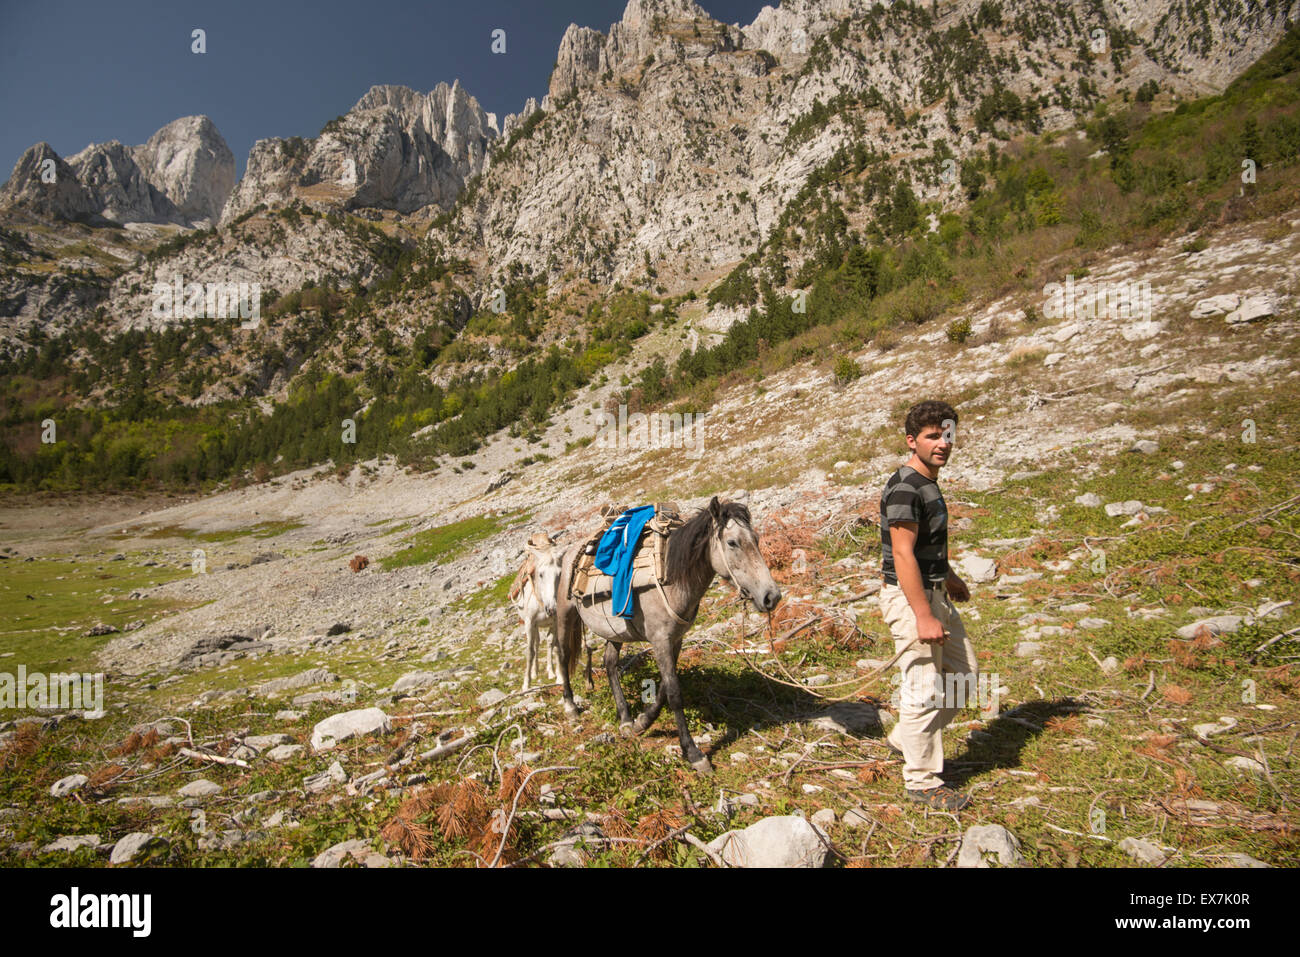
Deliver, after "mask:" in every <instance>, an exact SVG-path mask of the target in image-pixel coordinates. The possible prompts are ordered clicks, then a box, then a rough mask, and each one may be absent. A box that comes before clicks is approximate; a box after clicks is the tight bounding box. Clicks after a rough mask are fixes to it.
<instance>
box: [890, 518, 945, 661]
mask: <svg viewBox="0 0 1300 957" xmlns="http://www.w3.org/2000/svg"><path fill="white" fill-rule="evenodd" d="M917 529H918V526H917V523H916V522H890V523H889V544H890V547H891V548H892V549H893V552H894V573H895V574H896V575H897V576H898V587H899V588H901V589H903V594H904V595H905V596H906V597H907V603H908V604H909V605H911V606H912V613H913V614H915V615H916V634H917V637H918V638H919V639H920V640H921V641H923V642H926V643H934V644H943V639H944V637H945V636H944V631H943V624H942V623H941V622H940V621H939V619H938V618H935V617H934V612H932V611H931V610H930V603H929V602H928V601H926V598H925V585H923V584H922V582H921V566H920V564H919V563H918V562H917V560H916V554H915V552H914V549H915V547H916V533H917Z"/></svg>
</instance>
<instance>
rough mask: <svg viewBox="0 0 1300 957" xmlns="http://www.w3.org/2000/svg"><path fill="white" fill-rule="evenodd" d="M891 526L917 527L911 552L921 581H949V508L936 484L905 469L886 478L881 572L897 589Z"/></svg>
mask: <svg viewBox="0 0 1300 957" xmlns="http://www.w3.org/2000/svg"><path fill="white" fill-rule="evenodd" d="M891 522H915V523H916V526H917V528H916V545H915V547H914V549H913V552H914V554H915V555H916V562H917V564H918V565H920V566H921V581H922V582H923V583H925V584H926V585H931V584H937V583H940V582H943V581H944V580H945V579H946V578H947V577H948V506H947V505H946V504H944V501H943V493H941V492H940V491H939V485H938V483H937V482H935V481H934V479H930V478H926V477H925V476H924V475H922V474H921V473H920V472H918V471H917V470H916V469H914V468H912V467H911V466H909V465H904V466H902V467H900V468H899V470H898V471H897V472H895V473H894V474H893V475H891V476H890V477H889V481H888V482H886V483H885V490H884V491H883V492H881V494H880V538H881V541H882V543H883V546H884V562H883V563H882V566H881V571H882V572H883V574H884V577H885V583H886V584H889V585H897V584H898V575H897V574H896V572H895V570H894V548H893V544H892V543H891V542H890V540H889V525H890V523H891Z"/></svg>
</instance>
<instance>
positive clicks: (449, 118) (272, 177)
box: [222, 80, 500, 222]
mask: <svg viewBox="0 0 1300 957" xmlns="http://www.w3.org/2000/svg"><path fill="white" fill-rule="evenodd" d="M499 132H500V131H499V130H498V129H497V121H496V117H495V116H494V115H493V114H491V113H485V112H484V111H483V108H482V107H480V106H479V104H478V101H477V100H476V99H474V97H472V96H470V95H469V94H468V93H466V92H465V90H464V88H463V87H462V86H461V85H460V81H459V80H457V81H456V82H455V83H453V84H452V85H451V86H448V85H447V84H446V83H440V84H438V86H437V87H436V88H435V89H433V90H432V91H431V92H429V93H427V94H425V93H417V92H416V91H414V90H411V89H408V88H407V87H404V86H375V87H371V89H370V91H369V92H367V93H366V95H365V96H363V97H362V98H361V99H360V100H358V101H357V103H356V105H355V106H353V107H352V109H351V110H349V111H348V112H347V113H345V114H344V115H343V116H341V117H339V118H338V119H336V120H333V121H331V122H330V123H328V124H326V126H325V129H323V130H322V131H321V135H320V136H318V137H317V138H315V139H314V140H307V141H304V140H301V139H296V140H295V139H289V140H286V139H280V138H278V137H276V138H272V139H266V140H258V141H257V142H256V143H255V144H253V148H252V150H251V151H250V152H249V156H248V166H247V169H246V170H245V173H244V178H243V179H242V180H240V182H239V185H238V186H237V187H236V189H235V191H234V192H233V193H232V194H231V196H230V199H229V201H228V202H227V203H226V206H225V211H224V213H223V215H222V221H223V222H229V221H230V220H232V219H235V218H236V217H238V216H239V215H241V214H242V213H244V212H246V211H248V210H249V209H251V208H253V207H254V206H256V205H258V204H259V203H261V204H264V205H267V206H278V205H284V204H286V203H288V202H291V201H293V200H294V199H296V198H299V197H301V198H304V199H308V200H312V199H315V200H324V201H326V202H329V203H331V204H333V205H337V206H339V207H341V208H343V209H347V210H354V209H365V208H371V209H391V210H395V211H396V212H398V213H403V214H405V213H412V212H415V211H417V210H420V209H423V208H425V207H429V206H436V207H438V210H437V212H442V211H445V210H448V209H450V208H451V207H452V205H453V204H454V203H455V201H456V197H457V196H458V195H459V194H460V191H461V189H462V188H463V187H464V184H465V181H466V180H468V179H470V178H471V177H473V176H475V175H477V174H478V173H480V172H482V170H483V169H484V167H485V166H486V163H487V156H488V150H489V147H490V145H491V143H492V141H493V140H494V139H496V137H497V136H498V135H499Z"/></svg>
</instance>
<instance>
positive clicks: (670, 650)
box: [652, 642, 713, 774]
mask: <svg viewBox="0 0 1300 957" xmlns="http://www.w3.org/2000/svg"><path fill="white" fill-rule="evenodd" d="M652 645H653V647H654V652H655V662H656V663H657V664H658V665H659V676H660V678H661V679H662V682H663V689H662V690H663V694H664V697H665V698H666V699H667V701H668V707H670V708H672V709H673V715H674V716H675V717H676V718H677V737H678V739H679V740H680V741H681V744H682V757H684V758H685V759H686V762H687V763H688V764H689V765H690V766H691V767H693V768H694V769H695V770H696V771H698V772H699V773H700V774H712V773H713V765H712V764H710V763H709V759H708V758H707V757H705V756H704V752H702V751H701V750H700V749H699V748H698V747H697V746H696V744H695V739H694V738H692V737H691V731H690V728H688V727H687V726H686V711H685V709H684V708H683V707H682V689H681V685H680V684H678V681H677V652H678V650H679V649H680V648H681V646H680V645H678V646H676V647H673V646H671V645H669V644H668V643H667V642H664V643H662V644H660V643H657V642H652Z"/></svg>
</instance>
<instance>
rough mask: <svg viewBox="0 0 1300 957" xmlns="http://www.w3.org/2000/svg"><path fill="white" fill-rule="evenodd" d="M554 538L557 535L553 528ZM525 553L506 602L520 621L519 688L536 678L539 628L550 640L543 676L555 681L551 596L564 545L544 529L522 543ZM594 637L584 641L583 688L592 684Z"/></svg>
mask: <svg viewBox="0 0 1300 957" xmlns="http://www.w3.org/2000/svg"><path fill="white" fill-rule="evenodd" d="M555 537H556V538H558V537H559V533H558V532H557V533H556V535H555ZM524 549H525V550H526V551H527V553H528V557H527V558H526V559H524V564H523V565H522V566H521V567H520V569H519V574H518V576H517V577H516V578H515V583H514V585H513V586H512V587H511V589H510V602H511V604H513V605H514V606H515V610H516V611H517V612H519V617H520V619H522V620H523V624H524V647H525V649H526V651H525V662H524V684H523V687H522V688H521V689H520V690H521V691H527V690H528V689H529V688H531V687H533V685H534V684H536V682H537V644H538V642H539V641H540V640H541V633H542V631H543V630H545V631H547V632H549V633H550V636H551V640H550V641H548V642H547V643H546V676H547V677H548V678H549V679H550V680H551V681H552V682H557V681H559V676H560V661H559V645H558V644H557V643H556V631H555V599H556V592H557V590H558V588H559V582H560V560H561V558H562V557H563V554H564V549H563V548H557V547H555V544H554V538H552V537H551V536H549V535H547V533H546V532H536V533H534V534H533V537H532V538H530V539H529V540H528V544H526V545H525V546H524ZM594 647H595V641H594V640H593V641H591V642H588V644H587V688H588V690H591V689H592V688H594V687H595V684H594V683H593V681H592V678H591V653H592V650H593V648H594Z"/></svg>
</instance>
